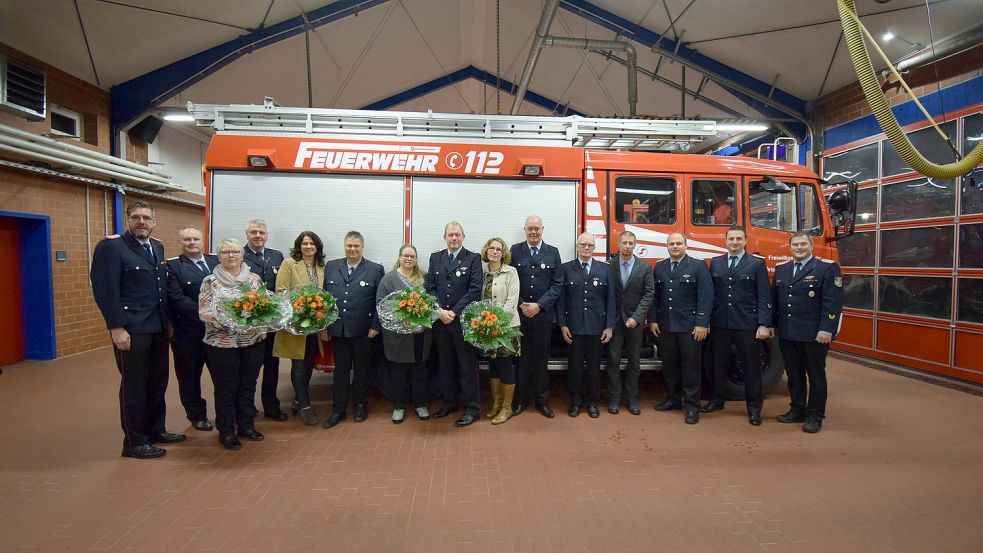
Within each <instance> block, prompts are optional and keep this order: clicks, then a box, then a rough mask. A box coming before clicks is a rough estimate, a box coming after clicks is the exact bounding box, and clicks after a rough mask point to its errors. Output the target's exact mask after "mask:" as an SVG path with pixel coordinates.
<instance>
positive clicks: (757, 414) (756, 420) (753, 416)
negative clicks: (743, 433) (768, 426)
mask: <svg viewBox="0 0 983 553" xmlns="http://www.w3.org/2000/svg"><path fill="white" fill-rule="evenodd" d="M747 421H748V422H749V423H751V426H761V411H748V414H747Z"/></svg>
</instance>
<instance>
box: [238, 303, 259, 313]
mask: <svg viewBox="0 0 983 553" xmlns="http://www.w3.org/2000/svg"><path fill="white" fill-rule="evenodd" d="M236 303H238V302H236ZM253 307H255V306H254V305H253V304H251V303H249V302H248V301H247V302H246V303H244V304H242V310H243V311H252V310H253Z"/></svg>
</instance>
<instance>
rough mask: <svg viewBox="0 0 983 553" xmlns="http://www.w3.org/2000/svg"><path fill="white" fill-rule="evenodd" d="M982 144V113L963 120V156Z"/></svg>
mask: <svg viewBox="0 0 983 553" xmlns="http://www.w3.org/2000/svg"><path fill="white" fill-rule="evenodd" d="M981 143H983V113H977V114H976V115H970V116H969V117H967V118H965V119H963V155H966V154H968V153H969V152H971V151H973V148H975V147H976V146H977V145H979V144H981Z"/></svg>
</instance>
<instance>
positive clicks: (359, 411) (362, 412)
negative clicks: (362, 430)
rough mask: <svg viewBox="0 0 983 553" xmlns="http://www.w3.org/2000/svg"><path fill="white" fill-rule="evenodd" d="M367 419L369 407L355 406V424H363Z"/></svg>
mask: <svg viewBox="0 0 983 553" xmlns="http://www.w3.org/2000/svg"><path fill="white" fill-rule="evenodd" d="M367 418H369V406H368V405H367V404H365V403H359V404H358V405H356V406H355V419H354V420H355V422H365V419H367Z"/></svg>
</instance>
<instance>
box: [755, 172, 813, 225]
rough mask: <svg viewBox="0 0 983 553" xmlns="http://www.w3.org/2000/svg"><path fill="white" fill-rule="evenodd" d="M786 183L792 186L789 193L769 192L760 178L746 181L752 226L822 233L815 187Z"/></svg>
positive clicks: (806, 184) (805, 184)
mask: <svg viewBox="0 0 983 553" xmlns="http://www.w3.org/2000/svg"><path fill="white" fill-rule="evenodd" d="M786 184H788V185H789V186H790V187H791V188H792V191H791V192H784V193H776V192H768V191H767V190H765V189H764V187H763V185H762V182H761V181H751V183H750V184H748V205H749V206H750V212H751V226H754V227H760V228H769V229H774V230H783V231H787V232H793V231H796V230H802V231H805V232H809V233H811V234H815V235H820V234H822V230H823V229H822V218H821V215H820V213H821V212H820V210H819V202H818V199H817V198H818V196H817V195H816V188H815V186H813V185H812V184H810V183H801V184H799V185H796V184H794V183H786ZM800 217H801V220H800Z"/></svg>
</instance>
